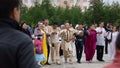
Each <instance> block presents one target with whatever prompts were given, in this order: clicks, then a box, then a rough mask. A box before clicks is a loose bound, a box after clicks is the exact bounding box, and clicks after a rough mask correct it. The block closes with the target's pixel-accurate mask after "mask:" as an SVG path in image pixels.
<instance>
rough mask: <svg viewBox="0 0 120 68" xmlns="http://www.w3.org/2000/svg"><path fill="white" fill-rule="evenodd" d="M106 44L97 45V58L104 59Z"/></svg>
mask: <svg viewBox="0 0 120 68" xmlns="http://www.w3.org/2000/svg"><path fill="white" fill-rule="evenodd" d="M103 54H104V46H99V45H97V60H103Z"/></svg>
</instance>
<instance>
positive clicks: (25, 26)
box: [21, 22, 27, 30]
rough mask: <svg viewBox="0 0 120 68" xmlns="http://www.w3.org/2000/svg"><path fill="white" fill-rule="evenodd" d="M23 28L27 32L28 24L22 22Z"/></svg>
mask: <svg viewBox="0 0 120 68" xmlns="http://www.w3.org/2000/svg"><path fill="white" fill-rule="evenodd" d="M21 27H22V28H23V29H24V30H26V29H27V24H26V22H22V23H21Z"/></svg>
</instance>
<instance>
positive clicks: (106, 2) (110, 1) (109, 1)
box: [103, 0, 120, 4]
mask: <svg viewBox="0 0 120 68" xmlns="http://www.w3.org/2000/svg"><path fill="white" fill-rule="evenodd" d="M113 1H114V2H119V3H120V0H103V2H105V4H108V3H109V4H112V3H113Z"/></svg>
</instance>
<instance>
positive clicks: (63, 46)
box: [32, 19, 119, 65]
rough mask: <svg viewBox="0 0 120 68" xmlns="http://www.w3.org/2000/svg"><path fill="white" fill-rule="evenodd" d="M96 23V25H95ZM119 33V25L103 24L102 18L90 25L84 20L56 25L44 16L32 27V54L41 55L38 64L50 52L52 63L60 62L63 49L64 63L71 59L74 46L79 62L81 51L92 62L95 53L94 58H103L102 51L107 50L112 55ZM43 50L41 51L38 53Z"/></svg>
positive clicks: (46, 57)
mask: <svg viewBox="0 0 120 68" xmlns="http://www.w3.org/2000/svg"><path fill="white" fill-rule="evenodd" d="M97 25H98V26H97ZM118 34H119V28H118V27H116V26H113V25H112V24H111V23H110V24H108V26H106V27H105V26H104V22H99V24H91V25H90V26H89V27H88V26H86V25H83V24H77V25H76V27H75V28H74V27H72V25H71V24H69V23H65V24H63V25H61V27H59V26H58V23H57V22H54V23H53V25H52V26H50V25H49V20H48V19H44V21H43V22H38V24H37V26H36V28H35V29H34V31H33V34H32V38H33V42H34V45H35V54H37V55H40V56H37V58H41V56H42V57H44V59H42V61H41V59H39V60H38V59H37V61H40V62H39V64H43V65H44V64H47V65H50V63H49V62H48V60H49V55H50V56H51V61H52V63H54V64H58V65H60V64H61V62H60V55H61V54H62V53H63V56H64V60H65V63H67V62H69V63H70V64H72V63H73V51H74V46H75V47H76V48H75V50H76V58H77V63H81V58H82V54H83V51H84V53H85V56H86V61H87V62H92V60H93V57H94V54H95V52H96V54H97V57H96V58H97V60H98V61H100V62H104V60H103V55H104V50H105V53H106V52H108V54H109V58H110V59H112V60H113V59H114V56H115V41H116V38H117V36H118ZM41 54H42V55H41Z"/></svg>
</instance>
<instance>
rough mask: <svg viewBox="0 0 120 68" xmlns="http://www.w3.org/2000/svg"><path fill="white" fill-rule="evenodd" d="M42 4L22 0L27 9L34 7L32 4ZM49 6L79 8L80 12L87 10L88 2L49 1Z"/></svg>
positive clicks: (74, 0) (78, 0) (80, 0)
mask: <svg viewBox="0 0 120 68" xmlns="http://www.w3.org/2000/svg"><path fill="white" fill-rule="evenodd" d="M35 1H37V2H39V3H42V0H23V1H22V3H23V4H24V5H26V6H28V7H31V6H34V2H35ZM50 2H51V4H52V5H53V6H55V7H57V6H60V7H63V8H65V7H66V6H68V7H72V6H75V5H77V6H79V7H80V8H81V9H82V10H85V9H87V8H89V6H90V0H50Z"/></svg>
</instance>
